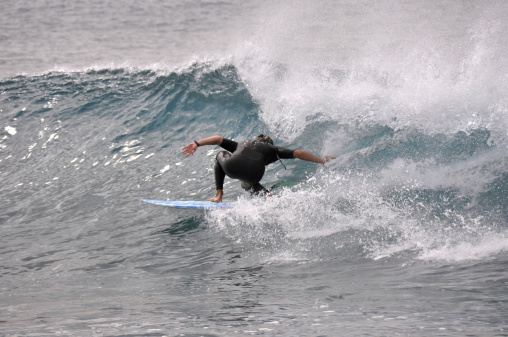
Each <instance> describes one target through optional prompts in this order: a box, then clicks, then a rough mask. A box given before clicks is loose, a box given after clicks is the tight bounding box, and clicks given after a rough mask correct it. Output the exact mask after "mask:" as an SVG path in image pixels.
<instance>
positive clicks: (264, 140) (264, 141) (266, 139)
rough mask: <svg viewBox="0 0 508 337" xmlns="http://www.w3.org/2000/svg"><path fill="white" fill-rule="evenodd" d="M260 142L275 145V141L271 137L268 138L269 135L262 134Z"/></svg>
mask: <svg viewBox="0 0 508 337" xmlns="http://www.w3.org/2000/svg"><path fill="white" fill-rule="evenodd" d="M258 141H260V142H263V143H268V144H272V145H273V140H272V139H271V138H270V137H268V136H267V135H264V134H260V135H259V136H258Z"/></svg>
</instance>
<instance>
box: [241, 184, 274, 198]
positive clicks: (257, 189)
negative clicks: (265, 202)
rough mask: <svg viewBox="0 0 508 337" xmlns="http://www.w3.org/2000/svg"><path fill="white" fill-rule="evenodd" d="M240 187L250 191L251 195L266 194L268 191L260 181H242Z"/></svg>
mask: <svg viewBox="0 0 508 337" xmlns="http://www.w3.org/2000/svg"><path fill="white" fill-rule="evenodd" d="M242 188H243V189H244V190H246V191H247V192H250V194H252V195H267V194H268V193H270V192H269V191H268V190H267V189H266V188H265V187H264V186H263V185H261V184H260V183H255V184H251V183H248V182H246V181H242Z"/></svg>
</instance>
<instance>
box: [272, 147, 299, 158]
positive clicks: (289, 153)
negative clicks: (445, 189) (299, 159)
mask: <svg viewBox="0 0 508 337" xmlns="http://www.w3.org/2000/svg"><path fill="white" fill-rule="evenodd" d="M275 150H276V151H277V155H278V156H279V158H280V159H293V158H294V157H293V152H295V150H290V149H286V148H283V147H280V146H276V147H275Z"/></svg>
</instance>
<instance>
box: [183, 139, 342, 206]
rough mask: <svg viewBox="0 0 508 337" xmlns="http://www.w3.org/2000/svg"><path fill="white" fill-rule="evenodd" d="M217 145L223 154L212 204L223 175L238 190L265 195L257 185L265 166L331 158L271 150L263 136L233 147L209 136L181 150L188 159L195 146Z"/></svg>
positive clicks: (218, 160) (219, 199)
mask: <svg viewBox="0 0 508 337" xmlns="http://www.w3.org/2000/svg"><path fill="white" fill-rule="evenodd" d="M204 145H219V146H220V147H222V148H223V149H225V150H227V151H221V152H219V154H218V155H217V157H216V161H215V167H214V171H215V188H216V192H215V196H214V197H213V198H212V199H210V201H213V202H222V196H223V186H224V178H225V177H226V175H227V176H228V177H230V178H233V179H239V180H240V181H242V187H243V188H244V189H245V190H247V191H249V192H251V193H252V194H260V193H261V194H266V193H268V191H267V190H266V189H265V188H264V187H263V185H261V184H260V183H259V182H260V181H261V178H263V174H264V173H265V166H266V165H268V164H271V163H273V162H275V161H277V160H280V159H292V158H298V159H302V160H306V161H312V162H316V163H320V164H324V163H326V162H327V161H329V160H330V159H335V158H334V157H330V156H325V157H324V158H318V157H316V156H314V155H312V154H310V153H309V152H305V151H303V150H289V149H285V148H283V147H279V146H274V145H273V140H272V139H271V138H270V137H268V136H265V135H263V134H261V135H259V136H258V137H257V139H255V140H245V141H243V142H241V143H237V142H235V141H233V140H231V139H227V138H223V137H221V136H213V137H209V138H205V139H201V140H199V141H194V142H192V143H190V144H189V145H187V146H185V147H184V148H183V149H182V154H184V155H185V157H188V156H190V155H192V154H194V152H196V150H197V148H198V147H199V146H204Z"/></svg>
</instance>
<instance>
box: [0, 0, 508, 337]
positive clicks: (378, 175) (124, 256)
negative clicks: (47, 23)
mask: <svg viewBox="0 0 508 337" xmlns="http://www.w3.org/2000/svg"><path fill="white" fill-rule="evenodd" d="M150 3H152V2H150ZM325 3H327V4H328V5H327V6H324V5H323V7H322V8H316V7H315V6H310V5H309V4H307V2H296V5H292V6H289V5H288V4H283V3H277V4H266V8H265V7H263V8H258V9H257V10H258V11H259V16H260V17H262V18H264V19H263V20H264V21H263V22H264V24H263V25H259V26H256V28H257V29H256V32H257V33H256V34H252V35H249V39H244V40H243V41H242V42H241V43H237V44H235V45H234V47H231V51H230V52H229V53H226V54H227V55H226V56H224V55H222V54H221V55H220V56H216V57H195V59H194V61H193V62H191V63H187V64H183V65H180V66H178V67H169V66H167V65H162V64H158V65H151V66H146V65H144V66H142V65H137V66H134V65H132V64H131V65H124V66H93V67H90V68H76V69H73V70H71V68H68V69H66V68H64V67H62V68H55V69H53V70H51V71H46V72H41V73H38V74H23V75H16V76H11V77H4V78H1V79H0V178H1V180H2V184H1V185H0V202H1V205H2V206H1V211H0V225H1V227H0V228H1V230H2V235H1V239H0V242H1V248H0V260H1V261H2V263H1V269H0V278H1V279H2V294H1V295H0V303H2V304H0V315H1V316H2V317H3V318H2V321H0V332H2V333H5V334H6V335H17V334H20V333H21V332H22V331H23V333H28V332H27V331H30V332H29V333H30V334H31V335H34V336H44V335H54V334H69V335H89V334H90V332H92V333H94V334H102V335H108V336H122V335H146V336H153V335H177V334H180V335H183V336H193V335H197V334H199V335H207V336H218V335H231V336H236V335H250V334H273V335H276V334H279V335H334V334H335V332H336V331H337V329H338V328H340V329H341V331H344V333H345V334H346V335H393V333H394V331H397V333H399V332H398V331H403V333H404V334H411V335H421V336H426V335H432V334H442V335H463V334H464V333H469V334H477V335H482V334H497V333H500V334H502V333H503V331H504V330H503V329H505V327H506V303H507V301H508V298H507V295H506V291H505V289H506V282H507V280H506V275H505V274H506V273H505V270H506V263H507V258H506V252H507V251H508V134H507V130H508V95H507V93H506V90H505V89H506V87H507V86H508V82H507V81H508V60H507V59H506V57H505V55H506V51H507V50H506V46H508V43H506V42H508V41H506V34H504V32H505V31H506V30H505V29H504V28H506V27H505V26H506V23H505V17H506V16H505V15H504V13H506V12H507V10H506V8H505V7H506V5H504V4H502V3H492V4H491V5H490V6H487V5H482V6H480V5H473V4H470V5H467V4H464V3H461V4H459V3H457V2H450V4H449V5H450V6H451V9H453V13H455V14H453V15H452V16H451V17H448V16H446V15H445V14H446V13H447V11H446V10H445V9H443V8H441V7H439V6H435V5H430V4H428V5H422V4H420V5H417V4H404V6H403V9H400V10H399V11H395V12H394V11H393V8H392V7H391V6H388V5H386V4H378V3H376V4H372V3H370V2H369V1H364V2H361V3H360V5H355V6H353V5H347V3H342V2H341V3H339V5H336V2H334V3H333V4H332V3H328V2H325ZM367 5H369V6H367ZM221 6H225V5H224V4H222V5H221ZM371 6H374V7H371ZM407 6H409V7H411V8H408V7H407ZM471 6H472V7H473V8H470V7H471ZM413 7H414V8H413ZM367 8H370V9H367ZM339 9H340V10H339ZM451 9H450V10H449V11H448V12H451ZM273 13H279V14H280V15H279V16H275V17H274V15H273ZM414 13H419V14H418V15H417V16H416V17H418V18H419V19H418V20H416V22H417V24H416V26H414V25H413V24H412V23H413V22H414V20H415V15H416V14H414ZM392 15H393V16H394V17H392ZM450 15H451V14H450ZM316 17H319V18H321V20H320V21H319V22H322V23H316V22H317V21H316V20H315V18H316ZM337 17H339V18H342V19H343V20H339V22H340V24H338V23H336V22H337ZM389 18H392V19H393V20H392V19H391V20H388V19H389ZM251 20H253V19H252V18H251ZM383 20H384V21H383ZM254 21H255V20H254ZM254 21H252V22H254ZM252 22H250V24H253V23H252ZM334 22H335V23H334ZM332 23H334V24H332ZM254 25H255V24H254ZM380 26H382V27H383V28H384V30H383V31H382V32H381V31H379V27H380ZM309 27H311V28H312V29H310V30H309V29H308V28H309ZM304 28H305V29H304ZM294 36H296V37H297V38H295V39H293V40H292V39H289V37H294ZM316 36H317V37H320V38H319V39H317V40H316V39H314V38H315V37H316ZM81 61H83V60H80V62H81ZM69 63H72V62H70V61H69ZM78 63H79V62H78ZM260 133H265V134H270V135H271V136H272V138H274V140H275V142H276V145H280V146H284V147H287V148H291V149H303V150H307V151H309V152H312V153H314V154H316V155H319V156H323V155H332V156H335V157H336V159H335V160H333V161H331V162H329V163H327V164H326V165H324V166H321V165H316V164H314V163H308V162H303V161H299V160H284V165H285V166H286V167H287V169H285V168H284V167H283V166H282V165H280V164H279V163H274V164H272V165H270V166H269V167H268V168H267V171H266V174H265V176H264V178H263V181H262V183H264V185H265V186H267V187H270V186H272V185H274V184H275V183H279V182H283V183H287V184H293V185H294V186H292V187H279V188H277V189H275V190H274V191H275V192H274V194H275V195H274V196H273V197H271V198H253V197H250V196H248V195H246V194H245V193H244V192H243V190H242V189H241V187H240V184H239V183H238V182H237V181H234V180H230V179H226V185H225V200H228V201H236V202H237V206H236V207H234V208H232V209H227V210H222V209H221V210H214V211H206V212H201V211H194V210H193V211H190V210H175V209H165V208H160V207H156V206H152V205H146V204H143V203H142V202H141V201H140V199H142V198H149V199H168V200H206V199H209V198H210V197H211V196H213V194H214V189H215V186H214V181H213V179H214V176H213V164H214V160H215V159H214V158H215V155H216V154H217V153H218V151H220V149H219V148H216V147H202V148H199V149H198V152H197V153H196V154H194V155H193V156H191V157H189V158H185V157H184V156H183V155H182V154H181V148H182V147H183V146H185V145H186V144H188V143H189V142H191V141H193V140H194V139H200V138H204V137H207V136H211V135H215V134H219V135H222V136H224V137H227V138H232V139H235V140H243V139H247V138H253V137H255V136H256V135H258V134H260ZM465 317H468V320H467V321H466V320H465V319H464V318H465Z"/></svg>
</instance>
